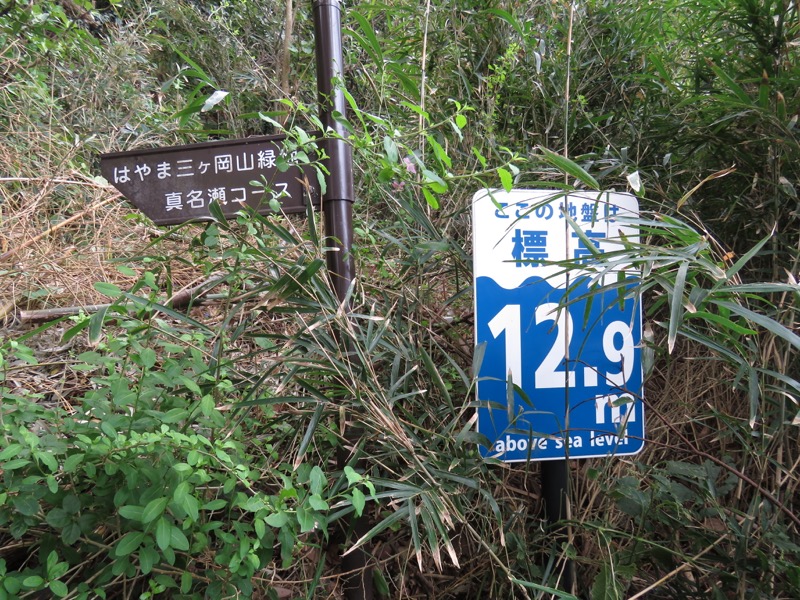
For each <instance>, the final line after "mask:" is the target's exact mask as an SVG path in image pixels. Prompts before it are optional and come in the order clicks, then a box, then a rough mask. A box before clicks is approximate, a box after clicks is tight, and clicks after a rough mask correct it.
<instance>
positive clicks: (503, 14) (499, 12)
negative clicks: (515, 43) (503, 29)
mask: <svg viewBox="0 0 800 600" xmlns="http://www.w3.org/2000/svg"><path fill="white" fill-rule="evenodd" d="M481 14H484V15H493V16H495V17H498V18H500V19H502V20H503V21H505V22H506V23H508V24H509V25H511V27H513V28H514V31H516V32H517V35H519V36H520V37H521V38H523V39H525V38H526V35H525V31H524V30H523V29H522V25H520V23H519V21H518V20H517V19H515V18H514V15H512V14H511V13H510V12H508V11H505V10H503V9H501V8H487V9H484V10H482V11H481Z"/></svg>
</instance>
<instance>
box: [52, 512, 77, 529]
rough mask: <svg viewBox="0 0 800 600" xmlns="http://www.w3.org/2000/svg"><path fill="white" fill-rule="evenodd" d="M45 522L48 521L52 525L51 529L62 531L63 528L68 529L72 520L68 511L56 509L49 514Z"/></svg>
mask: <svg viewBox="0 0 800 600" xmlns="http://www.w3.org/2000/svg"><path fill="white" fill-rule="evenodd" d="M45 520H46V521H47V524H48V525H50V527H54V528H55V529H62V528H63V527H66V526H67V524H68V523H69V522H70V521H72V518H71V517H70V515H69V514H67V511H65V510H63V509H61V508H54V509H53V510H51V511H50V512H49V513H47V517H46V519H45Z"/></svg>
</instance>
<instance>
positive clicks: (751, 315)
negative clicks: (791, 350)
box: [713, 300, 800, 350]
mask: <svg viewBox="0 0 800 600" xmlns="http://www.w3.org/2000/svg"><path fill="white" fill-rule="evenodd" d="M713 302H714V304H716V305H717V306H722V307H724V308H727V309H728V310H730V311H731V312H732V313H736V314H737V315H739V316H740V317H744V318H745V319H747V320H748V321H750V322H751V323H755V324H756V325H760V326H761V327H763V328H764V329H766V330H767V331H769V332H770V333H771V334H772V335H775V336H777V337H779V338H781V339H783V340H786V341H787V342H789V343H790V344H791V345H792V346H794V347H795V348H797V349H798V350H800V336H798V335H797V334H796V333H794V332H793V331H790V330H789V329H787V328H786V327H785V326H784V325H781V324H780V323H778V322H777V321H776V320H775V319H771V318H769V317H767V316H766V315H762V314H759V313H757V312H754V311H752V310H750V309H749V308H745V307H744V306H741V305H739V304H736V303H734V302H729V301H727V300H714V301H713Z"/></svg>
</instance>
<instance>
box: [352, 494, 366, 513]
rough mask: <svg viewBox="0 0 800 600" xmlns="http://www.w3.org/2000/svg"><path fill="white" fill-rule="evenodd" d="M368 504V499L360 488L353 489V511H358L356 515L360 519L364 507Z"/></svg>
mask: <svg viewBox="0 0 800 600" xmlns="http://www.w3.org/2000/svg"><path fill="white" fill-rule="evenodd" d="M366 504H367V499H366V497H365V496H364V492H362V491H361V490H360V489H358V488H354V489H353V509H354V510H355V511H356V514H357V515H358V516H359V517H360V516H361V514H362V513H363V512H364V506H365V505H366Z"/></svg>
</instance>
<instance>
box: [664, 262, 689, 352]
mask: <svg viewBox="0 0 800 600" xmlns="http://www.w3.org/2000/svg"><path fill="white" fill-rule="evenodd" d="M688 270H689V263H688V262H686V261H684V262H682V263H681V266H680V267H678V274H677V275H676V276H675V286H674V287H673V288H672V296H671V297H670V311H669V330H668V334H667V350H668V352H669V353H670V354H672V350H673V349H674V348H675V338H676V337H677V336H678V326H679V325H680V324H681V320H682V319H681V308H682V307H683V288H684V286H685V284H686V273H687V272H688Z"/></svg>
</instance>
